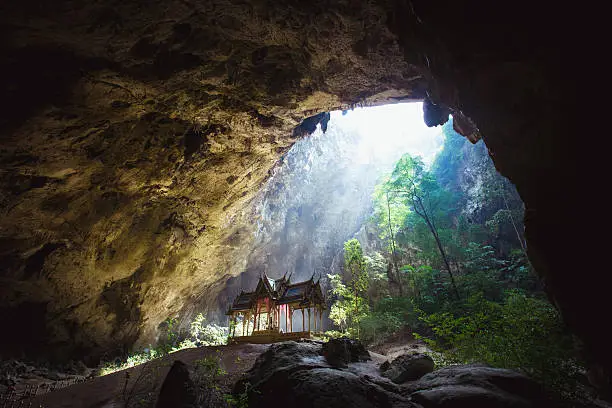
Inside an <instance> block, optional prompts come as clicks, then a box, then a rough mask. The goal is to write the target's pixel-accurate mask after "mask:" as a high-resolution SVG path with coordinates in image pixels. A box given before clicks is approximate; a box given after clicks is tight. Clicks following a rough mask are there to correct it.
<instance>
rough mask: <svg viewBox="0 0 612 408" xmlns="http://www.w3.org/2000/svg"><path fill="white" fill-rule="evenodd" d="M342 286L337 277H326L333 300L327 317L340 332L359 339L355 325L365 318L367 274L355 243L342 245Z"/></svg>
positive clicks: (361, 252)
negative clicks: (345, 276) (343, 273)
mask: <svg viewBox="0 0 612 408" xmlns="http://www.w3.org/2000/svg"><path fill="white" fill-rule="evenodd" d="M344 271H345V275H349V276H350V278H348V279H347V282H346V283H344V282H343V281H342V278H341V277H340V276H339V275H328V277H329V282H330V286H331V290H330V294H331V296H332V298H333V299H334V302H333V304H332V306H331V310H330V314H329V317H330V319H331V320H332V321H333V322H334V323H335V324H336V325H338V326H339V327H340V330H342V331H348V332H349V334H350V335H352V336H355V337H357V338H359V323H360V321H361V320H362V319H363V317H365V316H366V315H367V314H368V311H369V302H368V300H367V298H366V296H367V293H368V272H367V267H366V259H365V257H364V255H363V250H362V248H361V244H360V243H359V241H358V240H356V239H351V240H349V241H347V242H345V243H344Z"/></svg>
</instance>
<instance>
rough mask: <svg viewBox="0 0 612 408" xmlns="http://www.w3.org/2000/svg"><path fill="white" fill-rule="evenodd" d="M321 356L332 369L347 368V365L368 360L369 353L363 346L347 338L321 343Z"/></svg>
mask: <svg viewBox="0 0 612 408" xmlns="http://www.w3.org/2000/svg"><path fill="white" fill-rule="evenodd" d="M321 354H322V355H323V356H324V357H325V359H326V360H327V362H328V363H329V364H331V365H332V366H334V367H347V364H348V363H356V362H359V361H368V360H370V353H368V351H367V350H366V349H365V347H364V346H363V344H361V343H360V342H359V341H356V340H352V339H349V338H347V337H342V338H339V339H331V340H329V341H328V342H327V343H323V346H322V350H321Z"/></svg>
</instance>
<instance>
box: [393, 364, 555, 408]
mask: <svg viewBox="0 0 612 408" xmlns="http://www.w3.org/2000/svg"><path fill="white" fill-rule="evenodd" d="M404 395H409V397H410V398H411V400H412V401H414V402H416V403H418V404H420V405H422V406H423V407H425V408H430V407H432V408H437V407H444V408H455V407H465V406H469V407H472V408H478V407H483V408H484V407H487V408H498V407H499V408H502V407H503V408H510V407H512V408H527V407H538V408H545V407H553V406H558V404H557V403H556V402H555V401H554V400H553V399H552V398H551V396H550V395H549V394H548V393H546V391H545V390H544V388H543V387H542V386H541V385H540V384H538V383H536V382H535V381H533V380H531V379H530V378H529V377H527V376H525V375H523V374H520V373H518V372H516V371H512V370H506V369H501V368H492V367H486V366H482V365H463V366H449V367H445V368H442V369H440V370H436V371H434V372H432V373H429V374H426V375H425V376H423V377H421V378H420V379H419V380H417V381H415V382H412V383H409V384H407V385H406V386H405V388H404Z"/></svg>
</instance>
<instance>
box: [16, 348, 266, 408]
mask: <svg viewBox="0 0 612 408" xmlns="http://www.w3.org/2000/svg"><path fill="white" fill-rule="evenodd" d="M268 347H269V345H266V344H241V345H232V346H216V347H199V348H193V349H185V350H181V351H178V352H176V353H173V354H170V355H169V356H166V357H164V358H162V359H159V360H153V361H150V362H149V363H146V364H142V365H139V366H136V367H132V368H129V369H126V370H122V371H118V372H116V373H113V374H109V375H106V376H103V377H97V378H94V379H92V380H90V381H87V382H84V383H81V384H75V385H71V386H69V387H66V388H63V389H60V390H57V391H54V392H50V393H47V394H44V395H39V396H37V397H34V398H31V399H29V400H26V401H24V403H23V405H21V406H23V407H28V406H31V407H36V408H86V407H88V408H89V407H91V408H115V407H116V408H119V407H120V408H124V407H125V406H126V402H129V403H130V405H133V404H135V403H143V404H144V406H147V405H148V403H152V402H154V401H155V399H156V398H157V395H158V393H159V388H160V387H161V384H162V382H163V381H164V379H165V378H166V374H167V373H168V370H169V369H170V367H171V366H172V363H173V362H174V361H175V360H181V361H183V362H184V363H186V364H188V365H190V366H193V365H194V363H195V362H196V361H197V360H200V359H202V358H204V357H206V356H210V355H215V356H218V357H219V361H220V366H221V368H223V369H224V370H225V371H226V372H227V375H225V376H223V377H222V380H221V383H220V384H219V385H220V387H221V390H220V391H221V392H222V393H225V392H230V390H231V387H232V386H233V384H234V383H235V382H236V381H237V380H238V379H239V378H240V376H241V375H242V374H243V373H244V372H245V371H247V370H248V369H249V368H251V366H252V365H253V363H254V362H255V359H256V358H257V357H258V356H259V355H260V354H261V353H262V352H264V351H265V350H266V349H267V348H268ZM126 379H127V384H126ZM30 403H31V405H30ZM14 406H15V407H19V406H20V405H19V403H16V404H15V405H14Z"/></svg>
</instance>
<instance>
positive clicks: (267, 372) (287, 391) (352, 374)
mask: <svg viewBox="0 0 612 408" xmlns="http://www.w3.org/2000/svg"><path fill="white" fill-rule="evenodd" d="M350 345H351V343H350V342H346V341H336V342H334V343H332V344H331V345H325V344H320V343H317V342H300V343H297V342H285V343H278V344H273V345H272V346H270V347H269V348H268V349H267V350H266V351H265V352H264V353H263V354H261V355H260V356H259V357H258V358H257V360H256V362H255V364H254V365H253V367H252V368H251V369H250V370H249V371H248V372H247V373H246V375H245V377H244V378H243V379H242V380H240V381H239V382H238V383H236V385H235V387H234V393H235V394H242V393H244V392H246V393H247V399H248V406H249V407H251V408H259V407H262V408H263V407H265V408H269V407H277V406H278V407H290V408H319V407H321V408H334V407H341V408H347V407H357V408H361V407H364V408H365V407H367V408H375V407H377V408H378V407H389V408H391V407H410V408H456V407H470V408H479V407H483V408H484V407H487V408H527V407H533V408H535V407H538V408H548V407H553V406H559V405H560V404H557V403H556V401H554V400H553V399H552V398H551V397H550V396H549V395H548V394H547V393H546V392H545V390H544V389H543V387H541V386H540V385H539V384H538V383H536V382H534V381H533V380H531V379H529V378H528V377H526V376H525V375H522V374H520V373H517V372H514V371H511V370H505V369H498V368H491V367H486V366H481V365H465V366H451V367H445V368H442V369H440V370H437V371H433V372H430V373H428V374H425V375H423V374H424V373H425V372H426V371H430V370H431V369H432V368H433V362H432V361H431V359H430V358H428V357H426V356H423V355H420V354H414V355H405V356H400V357H398V358H396V359H395V360H393V362H391V363H389V364H388V367H387V370H385V374H386V375H384V376H383V375H380V374H377V373H378V372H379V368H378V367H377V366H376V364H375V363H374V362H365V363H364V362H361V363H359V364H355V363H357V362H358V361H359V360H360V358H364V357H365V356H363V354H361V353H356V354H351V352H350V350H351V348H350ZM354 345H355V344H354ZM353 350H354V351H356V350H359V348H358V347H356V348H353ZM332 351H333V353H332ZM323 355H324V356H325V357H324V356H323ZM330 356H331V357H332V358H331V361H330ZM360 356H361V357H360ZM354 360H356V361H354ZM338 361H341V362H343V364H344V366H342V367H341V366H339V365H338V364H336V363H337V362H338ZM383 366H384V364H383ZM394 370H397V371H398V374H397V376H392V375H391V374H392V373H393V372H395V371H394ZM411 376H412V377H411ZM417 376H422V377H421V378H419V379H417V380H414V381H411V382H410V381H408V380H407V379H406V380H404V379H403V378H414V377H417ZM390 377H393V379H394V380H395V382H394V381H392V379H391V378H390ZM403 381H406V382H403ZM396 382H403V384H401V385H398V384H397V383H396Z"/></svg>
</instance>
